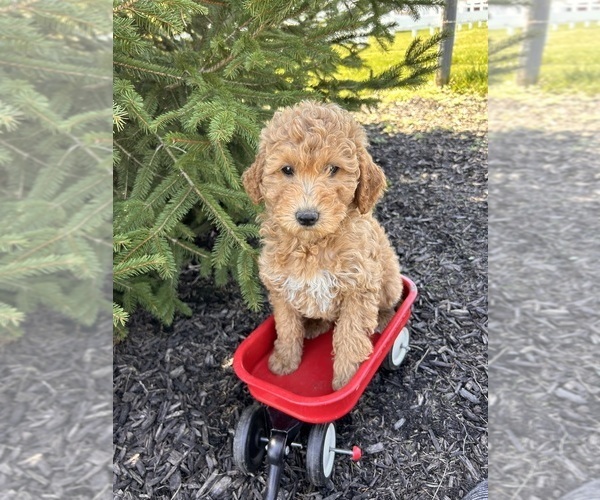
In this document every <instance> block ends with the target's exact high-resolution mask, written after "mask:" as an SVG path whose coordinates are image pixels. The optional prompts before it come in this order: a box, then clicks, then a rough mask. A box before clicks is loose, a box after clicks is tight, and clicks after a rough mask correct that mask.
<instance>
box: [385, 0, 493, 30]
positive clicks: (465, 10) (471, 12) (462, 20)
mask: <svg viewBox="0 0 600 500" xmlns="http://www.w3.org/2000/svg"><path fill="white" fill-rule="evenodd" d="M487 8H488V6H487V1H479V0H477V1H470V2H459V5H458V10H457V13H456V23H457V25H462V24H469V23H471V24H474V23H479V25H481V24H482V23H484V22H486V21H487V19H488V13H487ZM419 12H420V16H419V19H413V17H412V16H411V15H410V14H407V13H402V12H398V13H390V14H388V15H387V16H385V17H384V20H385V21H387V22H394V23H396V31H413V32H415V31H417V30H426V29H429V30H431V31H433V30H435V29H437V28H440V27H441V26H442V13H443V8H442V7H424V8H422V9H420V10H419Z"/></svg>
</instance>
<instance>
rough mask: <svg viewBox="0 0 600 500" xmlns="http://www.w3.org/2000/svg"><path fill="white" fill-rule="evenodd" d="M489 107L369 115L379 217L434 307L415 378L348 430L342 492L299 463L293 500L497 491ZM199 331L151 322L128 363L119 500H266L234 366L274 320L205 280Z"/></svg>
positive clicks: (362, 409) (119, 349)
mask: <svg viewBox="0 0 600 500" xmlns="http://www.w3.org/2000/svg"><path fill="white" fill-rule="evenodd" d="M486 104H487V103H486V100H484V99H477V98H472V97H471V98H464V97H450V96H448V97H447V98H445V99H443V100H437V101H434V100H427V99H414V100H412V101H410V102H405V103H401V104H397V105H394V106H387V107H385V108H382V109H380V110H378V111H377V112H373V113H367V112H365V113H361V114H359V115H358V116H359V118H360V119H361V121H363V122H364V123H365V124H367V127H368V131H369V137H370V140H371V152H372V155H373V157H374V159H375V161H376V162H377V163H378V164H379V165H380V166H381V167H382V168H383V169H384V170H385V172H386V174H387V176H388V179H389V190H388V192H387V194H386V195H385V197H384V199H383V200H382V202H381V203H380V204H379V205H378V207H377V210H376V216H377V218H378V219H379V220H380V221H381V222H382V224H383V226H384V227H385V229H386V231H387V232H388V235H389V237H390V240H391V241H392V244H393V246H394V247H395V248H396V250H397V252H398V255H399V256H400V261H401V263H402V266H403V272H404V273H405V274H406V275H407V276H408V277H410V278H411V279H412V280H413V281H415V282H416V284H417V286H418V288H419V293H420V296H419V298H418V299H417V301H416V303H415V305H414V313H413V316H412V321H411V323H410V330H411V336H412V337H411V347H412V350H411V351H410V353H409V355H408V357H407V360H406V361H405V364H404V365H403V366H402V368H401V369H400V370H399V371H397V372H393V373H386V372H380V373H378V374H377V375H376V376H375V377H374V379H373V381H372V382H371V384H370V385H369V387H368V388H367V390H366V392H365V393H364V394H363V396H362V397H361V399H360V401H359V402H358V404H357V405H356V407H355V408H354V409H353V410H352V412H351V413H350V414H349V415H347V416H346V417H344V418H342V419H341V420H340V421H338V422H337V424H336V425H337V431H338V445H339V446H341V447H351V446H352V445H354V444H356V445H359V446H360V447H361V448H362V449H363V450H364V456H363V458H362V459H361V460H360V461H359V462H358V463H353V462H351V461H350V460H347V459H344V458H343V457H340V458H338V459H337V460H336V463H335V471H334V475H333V478H332V481H331V482H330V483H329V484H328V485H327V486H326V487H324V488H315V487H314V486H312V485H311V484H310V483H309V482H308V481H307V480H306V477H305V472H304V454H303V452H293V453H292V455H291V456H290V457H289V459H288V462H287V465H286V469H285V471H284V474H283V479H282V491H281V493H280V498H282V499H284V498H285V499H290V500H291V499H298V500H308V499H313V500H319V499H320V500H325V499H326V500H334V499H342V500H346V499H348V500H350V499H352V500H358V499H373V500H375V499H377V500H388V499H390V500H391V499H405V500H410V499H415V500H417V499H419V500H420V499H428V498H438V499H445V500H454V499H459V498H461V497H462V496H463V495H464V494H465V493H466V492H467V491H468V490H469V489H470V488H471V487H472V486H474V485H475V484H476V483H477V482H479V481H480V480H481V479H483V478H485V477H487V449H488V435H487V421H488V414H487V409H488V389H487V386H488V383H487V343H488V333H487V137H486V132H487V116H486ZM181 294H182V296H183V300H185V302H186V303H187V304H188V305H189V306H190V307H191V308H192V310H193V311H194V314H193V316H192V317H191V318H180V319H178V320H177V321H176V322H175V324H174V325H173V327H172V328H170V329H165V328H162V327H160V326H159V325H157V324H156V323H155V322H153V321H151V320H150V319H149V318H148V317H147V316H146V315H145V314H137V315H136V316H135V317H134V318H133V320H132V323H131V332H130V335H129V338H128V339H127V341H125V342H123V343H122V344H120V345H117V346H116V347H115V351H114V465H113V470H114V492H115V498H118V499H143V498H148V499H150V498H152V499H188V498H189V499H196V498H212V499H244V500H246V499H253V498H256V499H260V498H262V491H263V489H264V485H265V478H266V467H265V468H263V469H261V470H259V472H258V473H257V474H255V475H253V476H245V475H243V474H242V473H240V472H239V471H237V470H236V469H235V467H234V465H233V463H232V440H233V433H234V429H235V426H236V424H237V421H238V419H239V416H240V414H241V412H242V411H243V409H244V408H245V407H246V406H248V405H250V404H252V402H253V400H252V398H251V397H250V396H249V394H248V391H247V389H246V387H245V386H244V384H243V383H242V382H240V381H239V380H238V379H237V378H236V376H235V374H234V373H233V370H232V367H231V358H232V355H233V353H234V351H235V349H236V347H237V346H238V345H239V343H240V341H241V340H242V339H243V338H244V337H245V336H246V335H247V334H248V333H249V332H250V331H251V330H253V329H254V328H255V327H256V326H257V325H258V324H259V322H260V321H262V319H264V318H265V317H266V316H267V315H268V310H267V308H266V307H265V310H264V311H263V312H262V313H261V314H252V313H249V312H248V310H247V309H246V308H245V306H244V304H243V302H242V300H241V297H240V293H239V291H238V290H237V289H236V287H234V286H231V287H229V288H226V289H214V288H213V287H212V286H211V283H209V282H206V281H203V280H200V279H198V277H197V275H196V272H195V270H194V269H193V267H190V268H189V269H188V270H187V271H186V272H185V273H184V275H183V277H182V280H181Z"/></svg>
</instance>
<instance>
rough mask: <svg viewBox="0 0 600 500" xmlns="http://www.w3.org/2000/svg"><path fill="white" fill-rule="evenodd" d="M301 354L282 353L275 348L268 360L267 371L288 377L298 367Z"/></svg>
mask: <svg viewBox="0 0 600 500" xmlns="http://www.w3.org/2000/svg"><path fill="white" fill-rule="evenodd" d="M301 359H302V353H300V354H296V353H290V352H286V353H282V351H281V349H277V348H275V350H274V351H273V354H271V357H270V358H269V369H270V370H271V371H272V372H273V373H274V374H276V375H289V374H290V373H292V372H295V371H296V370H297V369H298V367H299V366H300V360H301Z"/></svg>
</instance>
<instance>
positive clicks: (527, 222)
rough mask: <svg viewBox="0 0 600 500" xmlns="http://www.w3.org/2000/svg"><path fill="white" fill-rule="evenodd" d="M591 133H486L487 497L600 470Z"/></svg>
mask: <svg viewBox="0 0 600 500" xmlns="http://www.w3.org/2000/svg"><path fill="white" fill-rule="evenodd" d="M549 112H550V111H549ZM561 116H564V114H563V115H561ZM575 118H576V117H575ZM574 122H575V123H577V120H576V119H575V120H574ZM561 125H563V124H561ZM590 134H591V132H590ZM590 134H588V135H587V136H586V134H585V133H582V131H576V132H573V131H565V130H563V131H541V130H531V129H523V128H517V129H513V130H509V131H503V132H500V133H495V134H493V135H492V139H491V140H490V175H491V180H490V191H491V203H490V208H491V210H490V272H489V274H490V324H491V327H492V329H493V332H494V335H493V337H492V340H491V342H490V359H491V360H492V361H491V362H490V368H491V371H492V383H491V384H490V394H491V395H490V409H491V412H492V416H493V426H492V433H491V439H493V442H494V448H493V455H492V473H491V474H490V479H491V480H490V492H491V496H492V498H500V499H502V498H506V499H508V498H531V499H551V498H559V497H560V496H561V494H564V493H566V492H567V491H569V490H570V489H573V488H576V487H578V486H580V485H581V484H582V483H584V482H586V481H589V480H593V479H598V478H600V462H599V461H598V450H599V449H600V433H599V430H598V415H600V369H599V368H598V356H597V352H598V345H600V315H599V314H598V311H599V310H600V287H599V285H598V283H600V267H599V266H598V263H599V262H600V247H599V246H598V234H600V217H599V216H598V214H599V213H600V197H599V196H598V194H599V193H600V173H599V171H598V168H597V165H598V145H597V135H590ZM594 144H595V145H594ZM596 484H597V483H596ZM583 497H585V498H590V499H591V498H599V496H598V492H597V490H596V493H595V494H589V493H588V496H585V495H584V496H582V497H581V498H583Z"/></svg>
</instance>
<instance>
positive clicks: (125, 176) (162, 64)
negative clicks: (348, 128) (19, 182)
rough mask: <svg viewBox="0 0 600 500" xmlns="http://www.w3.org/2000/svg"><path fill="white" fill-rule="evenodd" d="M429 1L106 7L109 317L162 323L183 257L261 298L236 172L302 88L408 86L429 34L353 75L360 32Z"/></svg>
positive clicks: (426, 65)
mask: <svg viewBox="0 0 600 500" xmlns="http://www.w3.org/2000/svg"><path fill="white" fill-rule="evenodd" d="M431 3H433V1H432V0H418V1H417V2H412V3H411V2H406V1H401V0H380V1H368V0H355V1H352V2H339V1H337V0H319V1H315V0H308V1H307V0H301V1H298V0H291V1H290V0H245V1H241V0H231V1H230V0H201V1H195V0H170V1H168V2H156V1H151V0H117V1H116V3H115V7H114V28H115V30H114V33H115V46H114V73H115V80H114V110H113V122H114V132H115V137H114V154H115V183H114V198H115V204H114V211H115V217H114V290H115V294H114V297H115V304H114V317H113V319H114V325H115V327H116V330H117V334H118V335H119V336H122V335H124V333H125V325H126V322H127V318H128V316H129V314H130V313H131V312H133V311H134V310H135V309H136V308H137V307H142V308H144V309H146V310H148V311H150V312H151V313H152V314H153V315H154V316H155V317H157V318H158V319H160V320H161V321H162V322H164V323H166V324H169V323H171V322H172V321H173V318H174V315H175V313H176V312H178V311H179V312H183V313H189V312H190V310H189V308H188V306H187V305H186V304H184V303H183V302H182V301H181V300H179V298H178V296H177V284H178V277H179V274H180V271H181V269H182V266H184V265H185V264H186V263H187V262H190V260H194V261H195V262H197V263H198V264H199V268H200V271H201V273H203V274H205V275H212V276H213V277H214V281H215V283H217V284H223V283H225V282H226V281H227V280H228V279H229V277H231V276H233V277H234V278H235V279H236V280H237V282H238V283H239V286H240V289H241V292H242V294H243V296H244V298H245V299H246V301H247V303H248V305H249V307H251V308H253V309H257V308H258V307H259V306H260V304H261V292H260V287H259V283H258V279H257V265H256V257H257V249H256V244H255V242H256V241H257V238H258V232H257V227H256V224H255V216H256V212H255V208H254V207H253V206H252V204H251V203H250V201H249V200H248V198H247V196H246V195H245V193H244V191H243V189H242V186H241V182H240V175H241V173H242V171H243V170H244V169H245V168H246V167H247V166H248V165H250V164H251V162H252V161H253V158H254V154H255V151H256V147H257V139H258V135H259V131H260V129H261V128H262V125H263V124H264V122H265V120H267V119H269V118H270V117H271V115H272V114H273V112H274V111H275V110H276V109H277V108H278V107H280V106H285V105H290V104H293V103H296V102H298V101H299V100H301V99H305V98H312V99H316V100H327V101H334V102H338V103H341V104H342V105H343V106H345V107H346V108H357V107H359V106H360V105H361V104H365V103H366V104H373V103H374V102H375V99H374V98H373V97H369V96H368V95H371V94H370V93H372V91H374V90H379V89H388V88H395V87H398V86H402V85H409V84H419V83H421V82H423V81H424V79H425V78H426V77H427V76H428V75H429V74H430V73H431V72H432V71H433V70H434V68H435V64H436V60H437V46H438V43H439V38H440V37H439V36H435V37H432V38H430V39H427V40H419V39H416V40H415V41H414V42H413V43H412V44H411V45H410V47H409V48H408V50H407V51H406V54H405V57H404V59H403V60H401V61H390V67H389V68H388V69H387V70H386V71H384V72H382V73H380V74H373V73H371V76H370V78H368V79H366V80H364V81H354V80H348V79H343V78H340V77H338V76H337V75H338V69H339V68H340V67H343V66H347V67H364V65H365V63H364V61H363V59H362V57H361V54H362V51H363V50H364V49H365V48H366V47H367V42H366V40H368V37H370V36H373V37H376V40H377V41H378V43H381V44H383V45H385V44H386V43H388V42H390V41H391V40H392V38H393V35H392V33H391V26H390V25H386V24H385V23H384V22H383V21H382V16H383V15H384V14H386V13H388V12H390V11H392V10H395V9H400V8H403V7H407V8H410V9H412V11H413V12H415V13H416V11H417V6H418V5H419V4H431Z"/></svg>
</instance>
